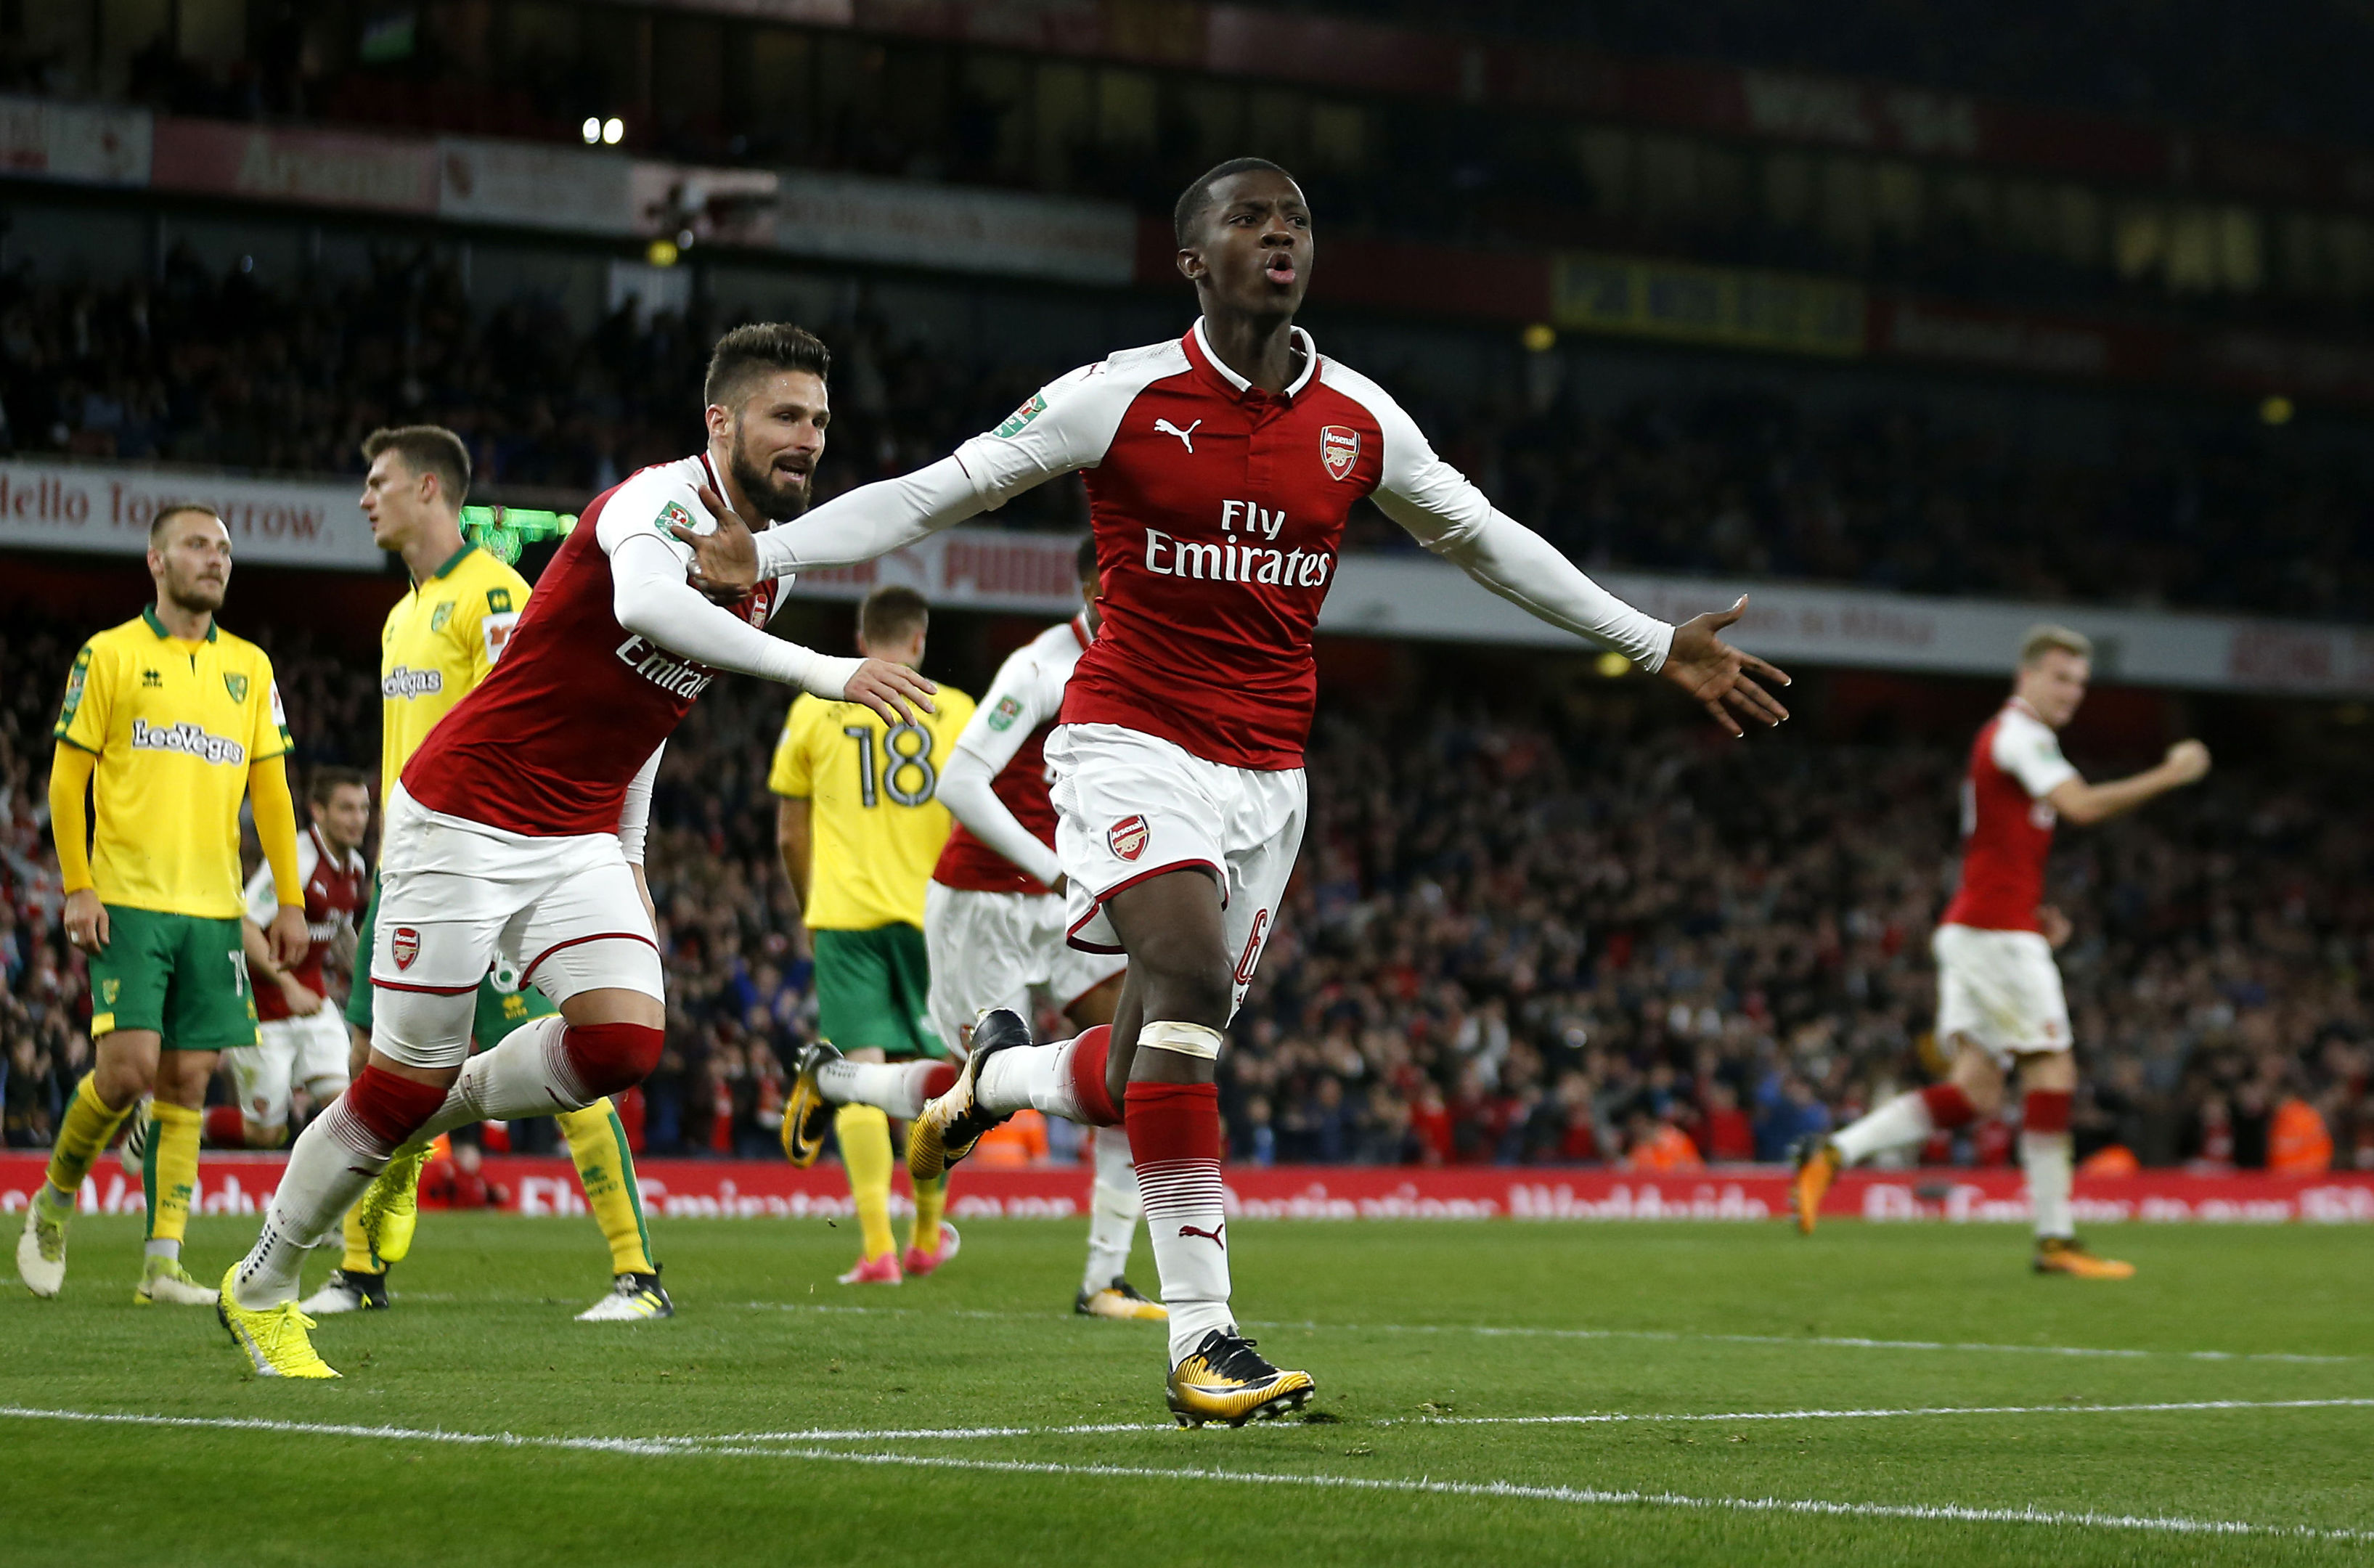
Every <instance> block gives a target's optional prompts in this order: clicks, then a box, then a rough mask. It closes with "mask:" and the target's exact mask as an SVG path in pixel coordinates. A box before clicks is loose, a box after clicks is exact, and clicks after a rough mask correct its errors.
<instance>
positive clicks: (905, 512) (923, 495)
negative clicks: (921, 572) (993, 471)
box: [758, 457, 982, 578]
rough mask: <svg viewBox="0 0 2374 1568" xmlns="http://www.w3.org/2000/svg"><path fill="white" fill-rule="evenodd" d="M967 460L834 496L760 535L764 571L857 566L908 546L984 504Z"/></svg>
mask: <svg viewBox="0 0 2374 1568" xmlns="http://www.w3.org/2000/svg"><path fill="white" fill-rule="evenodd" d="M981 505H982V503H981V497H980V496H978V495H976V494H975V493H974V492H973V486H972V481H971V479H970V478H969V477H968V476H967V475H966V474H965V471H964V465H963V464H962V463H959V462H957V460H956V459H955V458H952V457H944V458H942V459H940V461H939V462H934V463H930V464H927V465H925V466H924V467H922V468H919V469H917V470H915V472H914V473H912V474H901V475H900V476H899V477H898V478H896V479H884V480H881V481H879V482H878V483H876V484H872V485H860V486H858V487H857V488H856V489H854V490H850V491H847V492H844V493H843V494H841V495H839V496H835V497H833V498H832V499H831V500H829V501H827V502H826V503H825V504H824V505H822V506H820V507H818V508H817V509H816V510H814V511H812V512H810V513H808V514H807V515H806V516H805V517H803V518H801V519H800V520H799V521H796V522H787V523H783V524H781V525H780V526H778V527H774V528H770V529H769V530H767V532H764V533H761V534H759V535H758V575H759V576H760V577H778V578H780V577H790V576H793V574H795V573H798V572H803V571H820V570H823V569H824V568H828V567H853V566H855V565H856V564H857V563H859V562H860V561H870V560H872V559H874V558H875V557H876V556H887V555H888V554H889V553H890V552H891V551H893V550H899V549H904V548H905V547H906V546H908V545H910V544H914V543H915V542H916V541H917V540H919V539H923V538H927V537H929V536H930V535H932V534H934V533H937V532H939V531H940V530H941V529H943V528H947V527H951V526H953V525H954V524H956V523H959V522H962V521H964V520H965V519H967V518H969V517H971V516H973V515H975V514H976V513H978V512H979V511H980V510H981Z"/></svg>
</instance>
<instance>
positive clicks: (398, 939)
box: [387, 926, 420, 969]
mask: <svg viewBox="0 0 2374 1568" xmlns="http://www.w3.org/2000/svg"><path fill="white" fill-rule="evenodd" d="M387 950H388V952H389V953H390V954H393V955H394V958H395V966H396V967H397V968H399V969H409V968H411V967H412V961H413V960H414V959H416V958H417V957H419V956H420V933H419V932H418V931H417V930H413V929H412V928H411V927H410V926H398V927H396V928H395V930H392V931H390V932H388V934H387Z"/></svg>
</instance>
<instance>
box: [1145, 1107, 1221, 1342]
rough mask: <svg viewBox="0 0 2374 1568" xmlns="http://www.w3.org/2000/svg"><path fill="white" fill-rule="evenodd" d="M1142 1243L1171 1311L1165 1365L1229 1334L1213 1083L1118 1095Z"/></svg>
mask: <svg viewBox="0 0 2374 1568" xmlns="http://www.w3.org/2000/svg"><path fill="white" fill-rule="evenodd" d="M1123 1098H1124V1100H1125V1103H1126V1109H1127V1112H1128V1115H1127V1117H1126V1121H1127V1126H1128V1129H1129V1147H1130V1152H1131V1153H1133V1154H1134V1155H1135V1156H1136V1157H1137V1189H1138V1191H1139V1192H1140V1193H1141V1194H1142V1195H1143V1196H1144V1198H1145V1200H1146V1240H1147V1241H1148V1242H1149V1243H1151V1244H1152V1245H1153V1248H1154V1262H1155V1266H1156V1268H1157V1269H1158V1270H1160V1272H1161V1276H1162V1300H1163V1302H1164V1304H1165V1305H1168V1306H1169V1308H1170V1363H1171V1364H1172V1365H1173V1366H1176V1365H1178V1364H1179V1363H1180V1361H1181V1359H1182V1358H1184V1357H1186V1356H1188V1355H1190V1354H1192V1353H1193V1352H1194V1350H1195V1348H1196V1346H1197V1345H1198V1344H1200V1343H1201V1342H1202V1340H1203V1339H1204V1336H1205V1335H1206V1334H1208V1333H1210V1332H1211V1331H1212V1330H1213V1329H1215V1328H1229V1327H1230V1326H1231V1324H1232V1322H1233V1319H1232V1318H1231V1317H1230V1316H1229V1314H1228V1213H1227V1210H1226V1208H1225V1207H1224V1202H1225V1193H1224V1189H1223V1188H1222V1186H1221V1183H1220V1090H1219V1086H1218V1085H1217V1084H1213V1083H1142V1082H1136V1081H1134V1080H1133V1081H1132V1082H1131V1083H1130V1085H1129V1091H1128V1093H1127V1094H1126V1095H1124V1096H1123Z"/></svg>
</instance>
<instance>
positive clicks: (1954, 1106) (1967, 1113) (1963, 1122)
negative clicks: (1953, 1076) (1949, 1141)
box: [1921, 1083, 1979, 1132]
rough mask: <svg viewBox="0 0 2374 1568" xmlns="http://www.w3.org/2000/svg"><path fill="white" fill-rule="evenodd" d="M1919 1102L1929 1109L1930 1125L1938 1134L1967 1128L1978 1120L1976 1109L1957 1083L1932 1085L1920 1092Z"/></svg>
mask: <svg viewBox="0 0 2374 1568" xmlns="http://www.w3.org/2000/svg"><path fill="white" fill-rule="evenodd" d="M1921 1100H1922V1104H1923V1105H1925V1106H1928V1107H1929V1122H1930V1125H1931V1126H1933V1127H1934V1128H1936V1129H1937V1130H1938V1131H1940V1132H1945V1131H1950V1130H1951V1129H1954V1128H1957V1127H1968V1126H1969V1124H1970V1123H1972V1122H1974V1121H1976V1120H1978V1119H1979V1112H1978V1107H1977V1106H1973V1105H1971V1104H1970V1097H1969V1095H1968V1094H1963V1093H1962V1086H1961V1085H1960V1084H1958V1083H1932V1084H1931V1085H1929V1087H1927V1088H1926V1089H1923V1090H1922V1091H1921Z"/></svg>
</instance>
